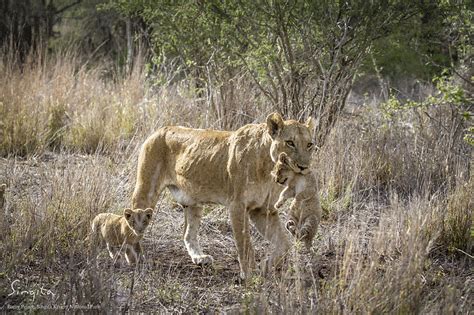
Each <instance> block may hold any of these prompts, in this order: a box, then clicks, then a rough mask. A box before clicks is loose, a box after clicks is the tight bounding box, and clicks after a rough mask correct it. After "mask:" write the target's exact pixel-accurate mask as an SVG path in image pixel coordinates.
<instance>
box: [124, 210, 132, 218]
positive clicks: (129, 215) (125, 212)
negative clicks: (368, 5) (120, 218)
mask: <svg viewBox="0 0 474 315" xmlns="http://www.w3.org/2000/svg"><path fill="white" fill-rule="evenodd" d="M132 213H133V211H132V209H130V208H127V209H125V210H123V215H124V216H125V219H128V218H130V217H131V216H132Z"/></svg>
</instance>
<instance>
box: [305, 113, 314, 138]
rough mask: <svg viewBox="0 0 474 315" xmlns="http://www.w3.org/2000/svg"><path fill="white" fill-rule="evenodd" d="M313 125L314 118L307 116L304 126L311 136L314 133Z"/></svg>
mask: <svg viewBox="0 0 474 315" xmlns="http://www.w3.org/2000/svg"><path fill="white" fill-rule="evenodd" d="M315 124H316V123H315V121H314V118H313V117H312V116H309V117H308V119H306V122H305V125H306V127H308V129H309V132H310V133H311V135H312V134H313V132H314V126H315Z"/></svg>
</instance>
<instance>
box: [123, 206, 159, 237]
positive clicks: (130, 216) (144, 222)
mask: <svg viewBox="0 0 474 315" xmlns="http://www.w3.org/2000/svg"><path fill="white" fill-rule="evenodd" d="M152 215H153V209H152V208H147V209H145V210H143V209H133V210H132V209H128V208H127V209H125V210H124V211H123V216H124V217H125V219H126V220H127V223H128V225H129V226H130V228H131V229H132V230H133V231H134V232H135V234H137V235H141V234H143V232H145V229H146V228H147V226H148V224H150V221H151V217H152Z"/></svg>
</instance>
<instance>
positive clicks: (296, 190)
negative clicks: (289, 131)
mask: <svg viewBox="0 0 474 315" xmlns="http://www.w3.org/2000/svg"><path fill="white" fill-rule="evenodd" d="M272 175H273V176H274V179H275V181H276V182H277V183H279V184H280V185H284V186H285V189H283V191H282V192H281V193H280V197H279V198H278V201H277V202H276V203H275V208H280V207H281V206H282V205H283V203H284V202H285V200H286V199H288V198H292V197H295V199H294V200H293V201H292V202H291V205H290V213H289V214H288V221H287V223H286V229H287V230H288V231H289V232H290V233H291V234H293V235H294V236H296V237H297V238H299V239H301V240H302V241H303V242H304V243H305V245H306V248H307V249H308V250H309V249H310V248H311V243H312V242H313V238H314V236H315V235H316V232H317V229H318V224H319V221H320V220H321V214H322V209H321V205H320V203H319V196H318V193H319V191H318V183H317V181H316V177H315V176H314V174H313V173H312V172H310V171H309V170H308V171H307V172H301V170H300V169H299V168H298V166H297V165H296V164H295V163H294V162H293V161H292V160H291V159H290V158H289V157H288V155H287V154H286V153H285V152H282V153H280V155H279V156H278V161H277V163H276V164H275V166H274V168H273V171H272Z"/></svg>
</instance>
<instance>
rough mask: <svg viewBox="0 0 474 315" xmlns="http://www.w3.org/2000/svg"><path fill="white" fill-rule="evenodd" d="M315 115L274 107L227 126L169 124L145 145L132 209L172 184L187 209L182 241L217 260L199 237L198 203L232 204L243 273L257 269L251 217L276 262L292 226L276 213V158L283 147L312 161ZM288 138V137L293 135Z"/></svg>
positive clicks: (194, 255)
mask: <svg viewBox="0 0 474 315" xmlns="http://www.w3.org/2000/svg"><path fill="white" fill-rule="evenodd" d="M312 130H313V121H312V119H309V120H308V122H307V123H306V124H303V123H300V122H297V121H294V120H287V121H284V120H283V119H282V117H281V116H280V115H279V114H277V113H274V114H271V115H269V116H268V118H267V122H266V123H263V124H251V125H246V126H243V127H241V128H240V129H238V130H236V131H233V132H229V131H216V130H203V129H190V128H184V127H164V128H161V129H159V130H158V131H157V132H155V133H154V134H153V135H151V136H150V137H149V138H148V139H147V140H146V141H145V143H144V144H143V146H142V149H141V152H140V156H139V161H138V172H137V183H136V186H135V191H134V193H133V198H132V207H133V208H145V207H153V206H155V204H156V202H157V200H158V198H159V195H160V193H161V192H162V190H163V189H164V188H166V187H167V188H168V189H169V191H170V192H171V194H172V195H173V196H174V199H175V200H176V201H177V202H178V203H179V204H181V205H182V206H184V209H185V219H186V220H185V233H184V242H185V245H186V248H187V250H188V253H189V255H190V256H191V259H192V261H193V262H194V263H196V264H208V263H212V257H211V256H209V255H205V254H204V253H203V251H202V249H201V247H200V245H199V242H198V240H197V235H198V229H199V224H200V221H201V216H202V209H201V206H200V205H201V204H203V203H218V204H222V205H225V206H227V207H228V208H229V215H230V220H231V225H232V229H233V232H234V237H235V242H236V246H237V250H238V256H239V262H240V267H241V275H242V276H243V277H245V276H246V274H247V273H248V272H250V271H251V270H252V269H253V268H254V263H255V262H254V251H253V247H252V244H251V240H250V233H249V219H250V220H252V221H253V223H254V225H255V226H256V228H257V229H258V230H259V231H260V233H262V234H263V235H264V236H265V237H266V238H267V239H268V240H270V241H271V242H272V243H273V245H274V251H273V254H272V256H271V258H270V260H269V261H268V264H269V265H270V266H271V265H272V264H273V263H274V262H277V261H278V260H279V259H280V258H281V257H282V256H283V255H284V254H285V253H286V251H287V249H288V248H289V241H288V238H287V235H286V234H287V233H286V232H285V231H284V228H283V226H282V224H281V222H280V219H279V217H278V214H276V213H274V209H273V204H274V203H275V201H276V199H277V198H278V194H279V193H280V191H281V186H279V185H277V184H276V183H275V182H274V181H273V180H272V178H271V175H270V173H271V170H272V168H273V164H274V162H275V161H276V159H277V158H278V155H279V154H280V152H286V153H287V154H288V156H290V157H291V158H292V159H293V160H294V161H295V162H297V164H299V165H300V166H301V167H302V168H308V167H309V164H310V160H311V151H312V146H313V145H312V134H311V132H312ZM290 141H291V142H290Z"/></svg>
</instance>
